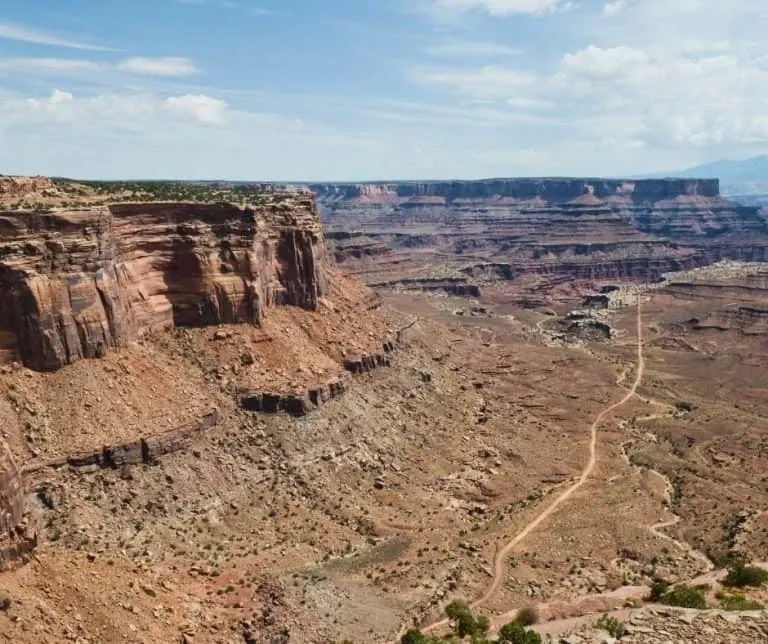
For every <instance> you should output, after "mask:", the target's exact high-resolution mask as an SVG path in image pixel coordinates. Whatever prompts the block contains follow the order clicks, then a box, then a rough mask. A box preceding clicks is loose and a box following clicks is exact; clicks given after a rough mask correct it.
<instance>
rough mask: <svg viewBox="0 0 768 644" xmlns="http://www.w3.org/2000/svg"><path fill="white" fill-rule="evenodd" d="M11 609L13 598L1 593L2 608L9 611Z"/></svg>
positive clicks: (0, 607) (0, 606) (0, 604)
mask: <svg viewBox="0 0 768 644" xmlns="http://www.w3.org/2000/svg"><path fill="white" fill-rule="evenodd" d="M10 609H11V598H10V597H6V596H5V595H0V610H2V611H8V610H10Z"/></svg>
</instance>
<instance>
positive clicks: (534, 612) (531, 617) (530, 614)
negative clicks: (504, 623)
mask: <svg viewBox="0 0 768 644" xmlns="http://www.w3.org/2000/svg"><path fill="white" fill-rule="evenodd" d="M515 620H516V621H518V622H520V623H521V624H522V625H523V626H533V625H534V624H536V623H538V621H539V611H538V609H537V608H536V607H535V606H524V607H523V608H521V609H520V610H519V611H517V617H516V618H515Z"/></svg>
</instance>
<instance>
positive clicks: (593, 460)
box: [421, 293, 645, 633]
mask: <svg viewBox="0 0 768 644" xmlns="http://www.w3.org/2000/svg"><path fill="white" fill-rule="evenodd" d="M644 372H645V356H644V354H643V314H642V305H641V302H640V294H639V293H638V294H637V369H636V373H635V381H634V382H633V383H632V386H631V387H630V389H629V391H628V392H627V394H626V395H625V396H624V397H623V398H622V399H621V400H620V401H619V402H617V403H614V404H613V405H611V406H610V407H606V408H605V409H603V411H601V412H600V413H599V414H598V415H597V417H596V418H595V420H594V422H593V423H592V425H591V426H590V428H589V435H590V438H589V461H588V462H587V464H586V466H585V467H584V470H583V471H582V472H581V475H580V476H579V478H578V480H577V481H576V482H575V483H574V484H573V485H571V486H570V487H569V488H568V489H566V490H565V491H564V492H563V493H562V494H560V496H558V497H557V498H556V499H555V500H554V501H553V502H552V503H551V504H550V505H549V506H548V507H547V508H546V509H545V510H544V511H542V513H541V514H539V515H538V516H537V517H536V518H535V519H533V521H531V522H530V523H529V524H528V525H526V526H525V528H523V529H522V530H521V531H520V532H519V533H518V534H517V535H516V536H515V537H513V538H512V539H511V540H510V541H508V542H507V543H506V544H505V545H504V547H503V548H501V549H500V550H499V551H498V552H497V553H496V557H495V560H494V565H493V579H492V580H491V583H490V584H489V585H488V588H487V589H486V590H485V592H484V593H483V595H482V596H481V597H479V598H478V599H476V600H475V601H474V602H472V604H471V606H472V608H478V607H480V606H482V605H483V604H485V603H486V602H488V601H489V600H490V599H491V598H492V597H493V596H494V595H495V594H496V593H497V592H498V590H499V588H501V586H502V584H503V583H504V576H505V574H504V573H505V564H506V561H507V559H508V558H509V555H510V554H511V553H512V551H513V550H514V549H515V548H516V547H517V546H518V545H520V543H521V542H522V541H523V540H524V539H525V538H526V537H528V536H529V535H530V534H531V533H532V532H533V531H534V530H536V528H538V527H539V526H540V525H541V524H542V523H544V521H546V520H547V519H548V518H549V517H550V516H552V514H553V513H554V512H555V511H556V510H557V509H558V508H559V507H560V506H561V505H562V504H563V503H565V502H566V501H567V500H568V499H569V498H571V496H573V495H574V493H576V492H577V491H578V490H579V489H580V488H582V487H583V486H584V484H585V483H586V482H587V481H588V480H589V477H590V476H591V475H592V472H593V471H594V469H595V465H596V464H597V438H598V431H597V430H598V428H599V427H600V425H601V423H602V422H603V421H604V420H605V418H606V417H607V416H608V415H610V414H612V413H613V412H614V411H616V410H617V409H619V408H620V407H622V406H624V405H626V404H627V403H628V402H629V401H630V400H631V399H632V398H633V397H634V395H635V393H636V392H637V389H638V387H639V386H640V384H641V383H642V381H643V374H644ZM448 624H449V620H448V619H442V620H440V621H438V622H434V623H433V624H429V625H428V626H425V627H423V628H422V629H421V630H422V632H425V633H429V632H432V631H435V630H437V629H439V628H443V627H444V626H447V625H448Z"/></svg>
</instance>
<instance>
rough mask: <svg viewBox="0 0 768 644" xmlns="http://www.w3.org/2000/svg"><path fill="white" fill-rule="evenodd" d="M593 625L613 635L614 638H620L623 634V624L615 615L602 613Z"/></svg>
mask: <svg viewBox="0 0 768 644" xmlns="http://www.w3.org/2000/svg"><path fill="white" fill-rule="evenodd" d="M595 626H596V627H597V628H600V629H602V630H604V631H605V632H606V633H608V634H609V635H610V636H611V637H615V638H616V639H621V637H622V636H623V635H624V624H623V623H622V622H620V621H619V620H618V619H616V618H615V617H610V616H608V615H602V616H601V617H600V619H598V620H597V622H596V623H595Z"/></svg>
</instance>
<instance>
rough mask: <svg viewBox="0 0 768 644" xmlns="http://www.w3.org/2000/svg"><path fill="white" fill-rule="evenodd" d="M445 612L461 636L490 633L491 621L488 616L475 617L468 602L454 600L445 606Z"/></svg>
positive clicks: (457, 633)
mask: <svg viewBox="0 0 768 644" xmlns="http://www.w3.org/2000/svg"><path fill="white" fill-rule="evenodd" d="M445 614H446V615H447V616H448V618H449V619H450V620H451V621H453V623H454V628H455V631H456V635H458V636H459V637H467V636H471V637H478V636H484V635H486V634H487V633H488V629H489V628H490V621H489V620H488V618H487V617H485V616H481V617H478V618H475V617H473V616H472V611H471V610H470V608H469V605H468V604H467V603H466V602H462V601H453V602H451V603H450V604H448V606H446V607H445Z"/></svg>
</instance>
